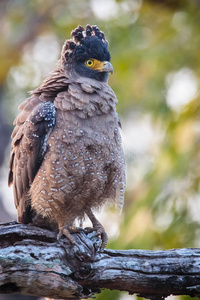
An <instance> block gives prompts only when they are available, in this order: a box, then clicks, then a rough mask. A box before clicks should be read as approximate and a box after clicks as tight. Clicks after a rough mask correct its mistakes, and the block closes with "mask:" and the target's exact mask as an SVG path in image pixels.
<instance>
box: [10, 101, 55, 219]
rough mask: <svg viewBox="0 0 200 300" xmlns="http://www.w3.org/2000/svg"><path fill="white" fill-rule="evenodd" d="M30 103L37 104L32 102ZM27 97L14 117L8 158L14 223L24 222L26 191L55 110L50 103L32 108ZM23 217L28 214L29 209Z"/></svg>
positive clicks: (33, 174) (43, 148) (38, 104)
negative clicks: (16, 221)
mask: <svg viewBox="0 0 200 300" xmlns="http://www.w3.org/2000/svg"><path fill="white" fill-rule="evenodd" d="M32 103H34V104H35V103H37V102H36V100H34V101H32ZM32 103H31V98H29V99H27V104H24V105H23V106H21V107H20V108H22V107H23V109H24V110H23V111H22V112H21V114H20V115H19V116H18V117H17V118H16V120H15V122H14V124H16V127H15V128H14V130H13V134H12V139H13V140H12V145H11V157H10V168H9V177H8V184H9V186H10V185H11V184H13V190H14V198H15V206H16V208H17V211H18V220H19V221H20V222H23V223H27V222H31V220H27V215H26V210H27V207H28V205H30V203H29V189H30V185H31V184H32V182H33V180H34V177H35V175H36V174H37V172H38V170H39V168H40V165H41V163H42V161H43V158H44V155H45V152H46V140H47V139H46V137H47V136H48V135H49V134H50V133H51V131H52V130H53V126H54V124H55V114H56V109H55V107H54V104H53V103H52V102H51V101H46V102H41V101H39V100H38V103H37V105H36V106H35V107H33V105H32ZM27 214H29V215H30V207H28V212H27Z"/></svg>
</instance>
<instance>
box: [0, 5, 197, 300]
mask: <svg viewBox="0 0 200 300" xmlns="http://www.w3.org/2000/svg"><path fill="white" fill-rule="evenodd" d="M106 3H107V4H106ZM106 5H110V6H106ZM105 7H108V8H107V9H105ZM109 7H110V8H109ZM0 17H1V18H0V25H1V26H0V34H1V47H0V66H1V68H0V129H1V133H0V134H1V140H2V141H4V140H5V142H2V143H1V144H0V155H1V157H0V159H1V168H2V170H5V169H6V168H7V167H8V157H9V155H8V152H9V145H8V143H9V139H8V138H7V136H9V134H10V132H11V130H12V125H11V124H12V122H13V119H14V117H15V116H16V114H17V106H18V105H19V103H21V102H22V101H24V100H25V98H26V97H27V95H28V94H27V91H29V90H31V89H34V88H35V87H36V86H37V85H38V84H39V83H40V82H41V80H43V79H44V78H45V77H46V76H47V74H48V72H49V71H50V70H51V69H52V68H53V67H54V64H55V62H56V60H57V59H58V58H59V51H60V49H61V47H62V44H63V42H64V41H65V39H67V38H69V36H70V32H71V30H73V29H74V28H75V27H76V26H77V25H79V24H81V25H83V26H85V25H86V24H88V23H89V24H96V25H98V26H99V27H100V29H101V30H103V31H104V32H105V34H106V38H107V40H108V41H109V49H110V52H111V56H112V64H113V67H114V74H113V75H112V76H111V77H110V80H109V84H110V86H111V87H112V88H113V90H114V91H115V93H116V95H117V98H118V100H119V103H118V107H117V110H118V113H119V115H120V118H121V120H122V129H124V136H125V139H129V146H127V147H126V143H125V146H124V147H125V154H126V161H127V174H128V187H127V192H126V199H125V205H124V209H123V212H122V214H121V215H120V216H119V215H117V212H116V211H115V210H114V209H109V210H108V211H107V212H105V216H106V217H104V221H103V222H104V225H105V227H106V226H107V227H110V226H111V225H112V224H110V223H109V222H110V221H108V219H109V220H111V222H113V232H114V233H111V237H110V239H109V243H108V248H115V249H130V248H136V249H149V250H150V249H152V250H157V249H170V248H179V247H182V248H186V247H199V246H200V242H199V235H200V226H199V224H200V185H199V182H200V180H199V179H200V167H199V165H200V164H199V161H200V151H199V147H200V96H199V83H200V1H198V0H196V1H195V0H179V1H175V0H174V1H173V0H163V1H161V0H160V1H158V0H157V1H156V0H151V1H150V0H149V1H145V0H144V1H139V0H135V1H134V0H132V1H131V0H130V1H126V0H124V1H115V0H107V1H97V0H91V1H85V0H83V1H80V0H73V1H62V0H57V1H53V0H50V1H45V0H36V1H27V0H7V1H4V0H1V2H0ZM36 45H37V47H36ZM44 45H45V47H46V48H45V49H46V50H45V51H46V52H45V51H44V53H43V48H44ZM48 49H49V52H48ZM54 51H55V53H54ZM36 52H38V53H39V58H37V54H36ZM42 55H43V58H44V61H43V63H42V62H41V60H42ZM177 78H178V80H179V81H176V79H177ZM184 78H186V81H184ZM177 82H179V83H180V84H179V89H178V88H177ZM173 84H174V86H176V89H177V93H176V89H175V92H174V93H173V95H172V96H173V97H172V96H171V98H170V100H169V97H168V96H169V92H170V88H171V87H172V86H173ZM191 85H192V86H193V87H195V88H194V90H195V91H194V92H191V93H190V97H189V100H188V101H186V102H187V103H185V104H183V103H182V104H179V102H178V97H179V96H178V95H179V94H180V93H181V91H183V92H182V98H184V93H185V94H187V91H188V90H189V91H190V87H191ZM187 87H188V88H187ZM184 91H185V92H184ZM186 96H187V95H186ZM186 96H185V97H186ZM186 98H187V97H186ZM142 126H144V127H145V128H146V129H145V130H146V131H145V130H144V131H143V129H141V128H143V127H142ZM4 128H6V130H4ZM131 132H135V134H132V133H131ZM148 132H150V133H149V135H148ZM129 137H131V138H129ZM141 140H142V143H141ZM131 145H132V146H131ZM138 145H140V146H139V147H138ZM143 145H144V146H143ZM4 173H5V171H2V174H1V180H2V181H3V180H4V179H3V176H4V175H3V174H4ZM3 197H5V196H4V195H2V198H3ZM4 202H5V201H4ZM116 215H117V216H116ZM106 223H107V225H106ZM111 227H112V226H111ZM108 233H109V232H108ZM129 297H130V296H128V295H127V294H125V293H120V292H118V291H113V292H111V291H108V290H106V291H102V293H101V294H100V295H98V296H97V299H99V300H100V299H106V300H111V299H121V300H128V299H129ZM186 298H187V297H182V299H186ZM188 298H189V297H188ZM188 298H187V299H188Z"/></svg>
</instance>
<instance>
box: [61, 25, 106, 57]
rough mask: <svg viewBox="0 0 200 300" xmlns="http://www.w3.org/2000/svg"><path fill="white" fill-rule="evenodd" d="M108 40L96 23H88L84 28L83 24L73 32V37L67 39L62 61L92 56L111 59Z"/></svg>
mask: <svg viewBox="0 0 200 300" xmlns="http://www.w3.org/2000/svg"><path fill="white" fill-rule="evenodd" d="M107 48H108V42H107V40H106V39H105V35H104V33H103V32H102V31H101V30H100V29H99V28H98V26H96V25H92V26H90V25H87V26H86V28H85V29H84V28H83V27H82V26H81V25H79V26H78V27H77V28H75V29H74V30H73V31H72V32H71V39H70V40H66V41H65V43H64V46H63V50H62V57H61V58H62V61H64V62H65V63H66V62H71V60H73V59H75V60H81V59H82V60H84V59H86V58H87V57H88V58H89V57H91V55H92V54H93V56H94V58H97V59H100V60H104V57H105V60H110V53H109V51H108V49H107Z"/></svg>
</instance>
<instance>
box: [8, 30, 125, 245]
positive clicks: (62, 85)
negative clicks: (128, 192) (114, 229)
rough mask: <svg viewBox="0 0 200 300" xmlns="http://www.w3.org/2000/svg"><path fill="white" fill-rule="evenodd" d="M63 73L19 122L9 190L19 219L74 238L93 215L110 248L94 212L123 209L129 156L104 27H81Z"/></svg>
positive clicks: (34, 97) (39, 92)
mask: <svg viewBox="0 0 200 300" xmlns="http://www.w3.org/2000/svg"><path fill="white" fill-rule="evenodd" d="M71 38H72V39H71V40H67V41H66V42H65V44H64V46H63V50H62V53H61V59H60V60H59V61H58V64H57V67H56V69H55V70H54V71H53V72H52V73H51V75H50V77H49V78H47V79H46V80H45V81H44V82H43V83H42V85H41V86H40V87H39V88H37V89H35V90H34V91H32V92H31V97H30V98H28V99H27V100H26V101H25V102H24V103H22V104H21V105H20V107H19V109H20V110H22V112H21V113H20V114H19V115H18V117H17V118H16V119H15V122H14V125H15V128H14V130H13V133H12V147H11V148H12V149H11V159H10V171H9V185H11V184H13V190H14V198H15V205H16V208H17V212H18V221H19V222H22V223H35V224H37V225H39V226H47V227H49V226H51V227H52V228H55V227H56V226H57V227H58V230H59V234H58V237H61V236H62V234H64V235H65V236H67V237H68V238H69V240H70V241H71V242H72V243H74V239H73V237H72V236H71V235H70V231H71V230H72V227H73V224H74V221H75V220H76V219H79V220H83V219H84V217H85V216H86V215H87V216H88V217H89V218H90V220H91V222H92V224H93V228H94V229H96V230H97V231H98V232H99V234H101V237H102V247H105V246H106V243H107V235H106V233H105V230H104V228H103V226H102V225H101V224H100V223H99V222H98V220H97V219H96V218H95V216H94V213H93V211H95V209H98V208H99V207H101V206H102V204H104V203H105V202H106V201H115V202H117V203H118V205H119V206H120V207H122V205H123V198H124V187H125V171H124V156H123V151H122V146H121V137H120V133H119V124H120V122H119V118H118V115H117V113H116V108H115V105H116V102H117V99H116V96H115V94H114V92H113V90H112V89H111V88H110V87H109V85H108V84H107V79H108V73H109V72H112V65H111V64H110V62H109V60H110V53H109V51H108V48H107V46H108V43H107V41H106V40H105V37H104V34H103V32H101V31H100V30H99V29H98V27H97V26H89V25H87V26H86V30H84V28H83V27H81V26H79V27H77V28H76V29H75V30H74V31H73V32H72V36H71Z"/></svg>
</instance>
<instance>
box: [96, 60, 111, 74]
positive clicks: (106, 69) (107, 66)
mask: <svg viewBox="0 0 200 300" xmlns="http://www.w3.org/2000/svg"><path fill="white" fill-rule="evenodd" d="M102 64H103V66H102V68H101V69H100V70H99V71H100V72H108V73H111V74H112V73H113V66H112V64H111V63H110V62H109V61H103V62H102Z"/></svg>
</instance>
